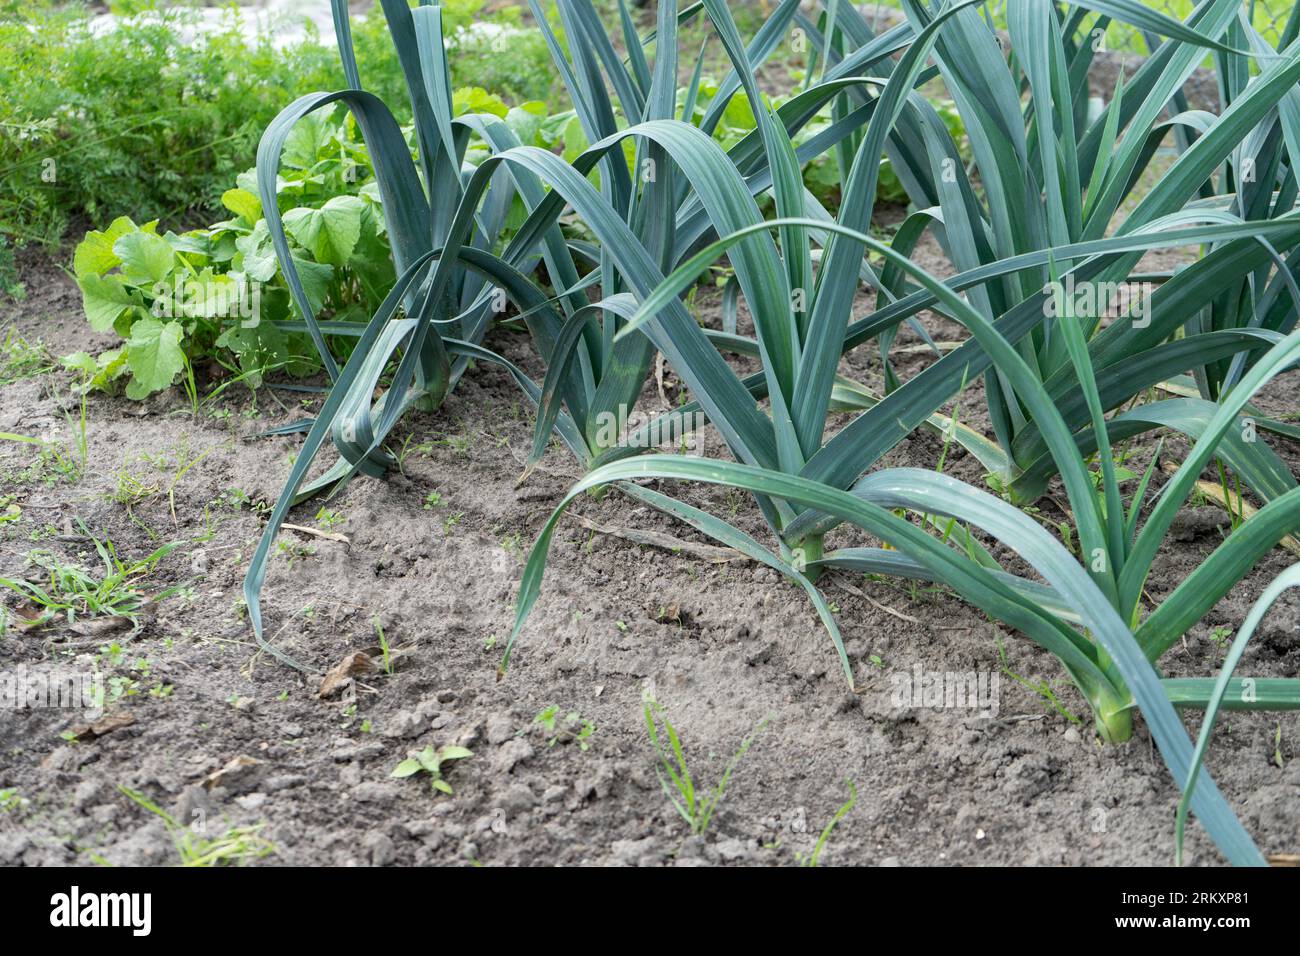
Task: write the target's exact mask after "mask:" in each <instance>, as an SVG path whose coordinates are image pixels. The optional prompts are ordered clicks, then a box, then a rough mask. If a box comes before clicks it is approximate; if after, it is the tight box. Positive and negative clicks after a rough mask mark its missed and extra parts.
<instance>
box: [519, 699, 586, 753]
mask: <svg viewBox="0 0 1300 956" xmlns="http://www.w3.org/2000/svg"><path fill="white" fill-rule="evenodd" d="M533 723H534V724H540V725H541V726H542V727H543V728H545V730H546V732H547V733H548V734H550V737H549V738H548V739H547V741H546V746H548V747H554V746H555V745H556V744H558V743H568V742H572V743H576V744H577V745H578V749H579V750H582V751H586V750H587V749H588V748H590V747H591V738H592V735H593V734H595V733H596V725H595V723H594V722H592V720H591V719H590V718H587V717H583V716H582V714H580V713H578V712H577V711H576V710H571V711H569V712H568V713H567V714H565V715H564V716H563V717H561V716H560V705H559V704H551V705H550V706H549V707H547V708H545V709H544V710H542V711H541V712H540V713H538V715H537V716H536V717H534V718H533Z"/></svg>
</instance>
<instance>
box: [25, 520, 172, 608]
mask: <svg viewBox="0 0 1300 956" xmlns="http://www.w3.org/2000/svg"><path fill="white" fill-rule="evenodd" d="M82 530H83V532H84V533H86V534H87V536H88V537H90V540H91V541H92V542H93V543H94V546H95V551H96V553H97V554H98V556H99V559H100V563H101V570H100V571H99V572H94V571H90V570H87V569H86V568H83V567H81V566H80V565H77V564H72V563H69V562H65V561H64V560H62V559H61V558H60V557H59V556H58V555H57V554H55V553H54V552H53V551H47V550H35V551H29V552H28V553H27V562H28V564H29V566H30V567H31V568H32V569H33V570H35V571H36V572H38V573H39V574H40V575H41V577H40V578H39V579H37V580H21V579H14V578H7V577H0V587H3V588H7V589H9V590H10V591H12V592H14V593H15V594H17V595H18V596H19V597H21V598H22V599H23V600H25V601H27V602H29V603H30V604H31V605H32V606H33V607H36V608H39V609H40V612H41V617H40V620H42V621H46V620H51V619H53V618H54V617H56V616H57V615H60V614H62V615H63V616H65V617H66V619H67V621H68V623H74V622H76V621H77V620H78V619H80V618H94V617H105V616H112V617H123V618H126V619H128V620H129V621H131V622H132V624H136V625H138V621H139V617H140V613H141V611H142V610H143V608H144V606H145V605H146V604H148V603H150V602H154V603H156V602H159V601H163V600H166V599H167V598H168V597H170V596H171V595H173V594H175V593H176V592H177V590H178V588H177V587H170V588H165V589H163V590H162V591H159V592H157V593H155V594H147V593H145V592H144V591H142V590H141V589H140V587H139V583H140V582H141V581H142V580H143V579H144V578H146V577H147V576H148V575H150V574H152V573H153V571H154V570H155V569H156V568H157V567H158V564H159V563H160V562H161V561H162V560H163V559H164V558H165V557H167V555H169V554H171V552H172V551H174V550H176V548H178V547H180V545H181V544H182V543H183V542H180V541H173V542H171V543H169V544H165V545H163V546H162V547H160V548H158V549H157V550H156V551H154V552H152V553H151V554H149V555H147V556H146V557H143V558H138V559H123V558H121V557H119V556H118V553H117V548H116V547H115V546H114V544H113V542H112V541H110V540H108V539H100V538H97V537H94V536H93V535H90V534H89V532H88V531H86V529H85V526H84V525H83V526H82ZM38 581H39V583H37V582H38Z"/></svg>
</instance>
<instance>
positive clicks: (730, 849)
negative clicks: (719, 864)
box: [716, 837, 751, 863]
mask: <svg viewBox="0 0 1300 956" xmlns="http://www.w3.org/2000/svg"><path fill="white" fill-rule="evenodd" d="M716 849H717V851H718V856H719V857H721V858H722V860H723V861H725V862H727V863H736V862H738V861H740V860H745V859H748V858H749V856H750V853H751V848H750V847H749V845H748V844H746V843H745V841H744V840H742V839H740V838H739V837H732V838H731V839H729V840H723V841H721V842H720V843H718V844H717V847H716Z"/></svg>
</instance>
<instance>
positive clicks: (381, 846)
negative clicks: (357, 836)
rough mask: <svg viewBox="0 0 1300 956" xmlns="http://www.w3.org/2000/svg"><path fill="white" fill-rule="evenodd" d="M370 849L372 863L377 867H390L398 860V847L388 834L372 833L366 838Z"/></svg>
mask: <svg viewBox="0 0 1300 956" xmlns="http://www.w3.org/2000/svg"><path fill="white" fill-rule="evenodd" d="M366 846H367V847H369V849H370V862H371V863H372V864H373V865H375V866H388V865H389V864H390V863H392V862H393V860H394V859H396V858H397V847H396V846H394V845H393V841H392V840H391V839H389V837H388V835H387V834H386V833H372V834H370V835H369V836H368V837H366Z"/></svg>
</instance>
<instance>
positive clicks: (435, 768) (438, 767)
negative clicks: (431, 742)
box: [392, 744, 474, 793]
mask: <svg viewBox="0 0 1300 956" xmlns="http://www.w3.org/2000/svg"><path fill="white" fill-rule="evenodd" d="M472 756H474V752H473V751H472V750H470V749H468V748H467V747H457V746H455V745H453V744H444V745H443V746H441V747H439V748H438V749H437V750H434V749H433V747H432V746H429V747H425V748H424V749H423V750H421V751H420V752H419V753H418V754H416V755H415V756H414V757H410V758H407V759H406V760H403V761H402V762H401V763H399V764H398V765H397V768H396V769H395V770H394V771H393V773H392V775H393V776H394V777H410V776H414V775H415V774H417V773H420V772H421V771H423V772H424V773H427V774H428V775H429V777H430V778H431V779H430V781H429V784H430V786H431V787H433V789H434V790H437V791H439V792H441V793H451V784H449V783H448V782H447V781H446V780H444V779H443V777H442V765H443V764H444V763H446V762H447V761H449V760H464V759H465V758H466V757H472Z"/></svg>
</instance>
